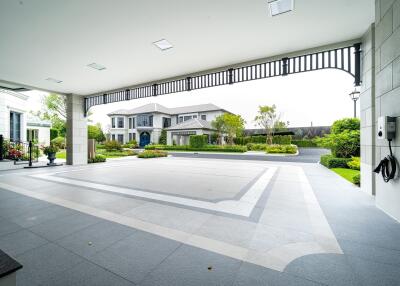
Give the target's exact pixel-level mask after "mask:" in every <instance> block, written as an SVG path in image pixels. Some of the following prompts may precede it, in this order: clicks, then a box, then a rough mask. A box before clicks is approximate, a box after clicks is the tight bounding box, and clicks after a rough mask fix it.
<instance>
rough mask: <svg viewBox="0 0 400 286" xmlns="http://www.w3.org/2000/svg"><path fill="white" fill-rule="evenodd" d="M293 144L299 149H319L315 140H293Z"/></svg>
mask: <svg viewBox="0 0 400 286" xmlns="http://www.w3.org/2000/svg"><path fill="white" fill-rule="evenodd" d="M292 144H294V145H296V146H297V147H318V144H317V143H316V142H315V141H313V140H292Z"/></svg>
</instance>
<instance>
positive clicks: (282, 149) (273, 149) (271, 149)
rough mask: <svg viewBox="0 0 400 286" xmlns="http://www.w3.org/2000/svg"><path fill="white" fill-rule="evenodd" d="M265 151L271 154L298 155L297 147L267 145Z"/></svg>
mask: <svg viewBox="0 0 400 286" xmlns="http://www.w3.org/2000/svg"><path fill="white" fill-rule="evenodd" d="M265 151H267V153H270V154H279V153H281V154H296V153H297V146H296V145H279V144H273V145H267V147H266V148H265Z"/></svg>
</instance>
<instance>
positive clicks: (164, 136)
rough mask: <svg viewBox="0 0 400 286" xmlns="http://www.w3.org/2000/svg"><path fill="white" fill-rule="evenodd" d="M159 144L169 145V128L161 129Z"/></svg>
mask: <svg viewBox="0 0 400 286" xmlns="http://www.w3.org/2000/svg"><path fill="white" fill-rule="evenodd" d="M158 144H161V145H167V130H165V129H162V130H161V134H160V138H158Z"/></svg>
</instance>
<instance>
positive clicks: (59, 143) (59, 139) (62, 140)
mask: <svg viewBox="0 0 400 286" xmlns="http://www.w3.org/2000/svg"><path fill="white" fill-rule="evenodd" d="M51 144H52V145H54V146H56V147H58V148H59V149H65V138H64V137H60V136H59V137H57V138H54V139H53V140H51Z"/></svg>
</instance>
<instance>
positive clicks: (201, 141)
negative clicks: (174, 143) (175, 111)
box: [189, 135, 208, 148]
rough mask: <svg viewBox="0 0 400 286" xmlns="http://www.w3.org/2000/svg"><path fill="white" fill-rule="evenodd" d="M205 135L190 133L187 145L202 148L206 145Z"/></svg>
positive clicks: (206, 138)
mask: <svg viewBox="0 0 400 286" xmlns="http://www.w3.org/2000/svg"><path fill="white" fill-rule="evenodd" d="M207 141H208V137H207V135H191V136H190V137H189V146H190V147H192V148H203V147H204V146H206V145H207V143H208V142H207Z"/></svg>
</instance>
